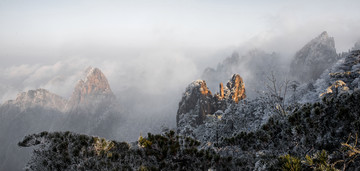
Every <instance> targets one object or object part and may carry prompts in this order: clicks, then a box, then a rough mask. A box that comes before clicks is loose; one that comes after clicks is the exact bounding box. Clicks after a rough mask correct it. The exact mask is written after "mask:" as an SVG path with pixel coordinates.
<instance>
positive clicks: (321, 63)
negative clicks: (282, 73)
mask: <svg viewBox="0 0 360 171" xmlns="http://www.w3.org/2000/svg"><path fill="white" fill-rule="evenodd" d="M337 57H338V55H337V53H336V49H335V41H334V38H333V37H330V36H329V35H328V33H327V32H326V31H324V32H322V33H321V34H320V35H319V36H317V37H316V38H314V39H312V40H311V41H310V42H309V43H307V44H306V45H305V46H304V47H303V48H301V49H300V50H299V51H298V52H296V54H295V57H294V59H293V61H292V63H291V71H290V72H291V74H292V75H294V76H295V77H297V78H298V79H299V80H300V81H302V82H308V81H310V80H316V79H317V78H319V76H320V75H321V73H322V72H323V71H324V70H325V69H327V68H329V67H330V66H331V65H332V64H334V63H335V62H336V60H337Z"/></svg>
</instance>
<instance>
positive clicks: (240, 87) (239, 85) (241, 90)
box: [226, 74, 246, 103]
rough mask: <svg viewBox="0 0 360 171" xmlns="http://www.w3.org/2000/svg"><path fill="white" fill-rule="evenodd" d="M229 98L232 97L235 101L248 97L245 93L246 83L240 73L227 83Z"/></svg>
mask: <svg viewBox="0 0 360 171" xmlns="http://www.w3.org/2000/svg"><path fill="white" fill-rule="evenodd" d="M226 86H227V89H228V93H227V94H228V98H229V99H232V100H233V101H234V102H235V103H238V102H239V100H242V99H244V98H245V97H246V95H245V84H244V81H243V79H242V78H241V77H240V75H239V74H234V75H232V77H231V80H230V81H229V82H228V83H227V85H226Z"/></svg>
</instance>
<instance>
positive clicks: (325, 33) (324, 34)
mask: <svg viewBox="0 0 360 171" xmlns="http://www.w3.org/2000/svg"><path fill="white" fill-rule="evenodd" d="M319 37H324V38H326V37H329V35H328V33H327V31H323V32H322V33H321V34H320V35H319Z"/></svg>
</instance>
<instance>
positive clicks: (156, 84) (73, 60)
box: [0, 0, 360, 139]
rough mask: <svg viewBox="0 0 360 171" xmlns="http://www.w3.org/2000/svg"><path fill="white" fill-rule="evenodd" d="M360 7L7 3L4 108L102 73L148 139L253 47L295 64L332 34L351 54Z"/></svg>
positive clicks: (1, 35)
mask: <svg viewBox="0 0 360 171" xmlns="http://www.w3.org/2000/svg"><path fill="white" fill-rule="evenodd" d="M359 6H360V1H358V0H352V1H351V0H349V1H328V0H327V1H326V0H323V1H321V0H318V1H310V0H309V1H304V0H303V1H300V2H293V1H285V0H284V1H259V0H254V1H251V2H245V1H191V0H181V1H175V0H167V1H165V0H164V1H138V0H132V1H110V0H108V1H94V0H79V1H73V0H61V1H60V0H59V1H48V0H32V1H28V0H24V1H17V0H0V59H1V62H0V102H1V103H3V102H4V101H6V100H9V99H14V98H15V97H16V95H17V93H19V92H22V91H27V90H29V89H36V88H45V89H48V90H50V91H51V92H54V93H56V94H59V95H61V96H63V97H65V98H69V96H70V95H71V93H72V91H73V88H74V86H75V84H76V82H77V80H79V79H80V77H81V75H82V72H83V71H84V70H85V68H87V67H88V66H93V67H98V68H100V69H101V70H102V71H103V72H104V74H105V75H106V76H107V78H108V80H109V83H110V86H111V88H112V90H113V92H114V93H115V95H116V96H117V98H118V99H119V100H120V101H121V102H122V103H123V104H124V106H125V107H128V108H129V109H130V112H129V116H131V117H133V120H132V121H133V122H134V123H131V124H130V125H134V124H139V125H140V126H141V125H142V127H143V128H141V130H140V131H141V132H146V131H149V130H159V129H160V125H162V124H163V125H165V126H168V127H174V126H175V115H176V110H177V105H178V102H179V100H180V99H181V93H182V92H183V91H184V90H185V87H186V86H187V85H188V84H189V83H190V82H191V81H193V80H195V79H198V78H199V77H200V75H201V73H202V72H203V70H204V68H206V67H209V66H210V67H215V66H216V65H217V63H218V62H220V61H222V60H223V59H224V58H226V57H228V56H230V55H231V54H232V53H233V52H234V51H238V52H239V53H240V54H241V53H246V52H247V51H248V50H250V49H254V48H259V49H262V50H264V51H266V52H269V53H271V52H273V51H275V52H277V53H279V54H280V55H281V56H283V57H284V58H286V59H290V58H291V57H292V56H293V54H294V53H295V52H296V50H299V49H300V48H301V47H302V46H303V45H304V44H305V43H307V42H308V41H309V40H311V39H312V38H314V37H316V36H317V35H319V34H320V33H321V32H322V31H324V30H326V31H328V33H329V35H330V36H333V37H335V42H336V47H337V51H338V52H341V51H347V50H348V49H350V48H351V47H352V46H353V44H354V43H355V42H356V41H357V40H359V38H360V32H359V30H360V10H359V9H358V7H359ZM241 74H242V73H240V75H241ZM245 83H246V80H245ZM136 119H140V120H141V121H138V120H136ZM144 123H148V124H149V125H146V126H144ZM159 123H160V124H159ZM126 126H127V125H124V127H126ZM140 131H139V132H140ZM129 136H130V135H129ZM136 137H138V135H131V138H129V139H134V138H136Z"/></svg>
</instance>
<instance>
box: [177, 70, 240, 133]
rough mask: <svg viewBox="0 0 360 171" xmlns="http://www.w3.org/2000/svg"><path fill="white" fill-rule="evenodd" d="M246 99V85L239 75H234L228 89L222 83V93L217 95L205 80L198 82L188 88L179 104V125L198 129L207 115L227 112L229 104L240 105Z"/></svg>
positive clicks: (227, 86)
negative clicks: (220, 111) (221, 111)
mask: <svg viewBox="0 0 360 171" xmlns="http://www.w3.org/2000/svg"><path fill="white" fill-rule="evenodd" d="M245 97H246V95H245V84H244V81H243V79H242V78H241V77H240V75H239V74H234V75H233V76H232V78H231V80H230V81H229V82H228V83H227V85H226V87H224V86H223V84H222V83H220V91H219V93H217V94H215V95H212V93H211V91H210V90H209V89H208V87H207V86H206V82H205V81H204V80H196V81H194V82H192V83H191V84H190V85H189V86H188V87H187V88H186V90H185V92H184V94H183V97H182V99H181V101H180V103H179V109H178V112H177V116H176V122H177V125H178V126H183V125H188V124H190V125H191V126H192V127H196V126H197V125H200V124H202V123H203V122H204V120H205V119H206V115H209V114H210V115H212V114H214V113H215V112H216V111H218V110H225V109H226V107H227V105H228V104H231V103H238V102H239V101H240V100H242V99H244V98H245Z"/></svg>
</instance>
